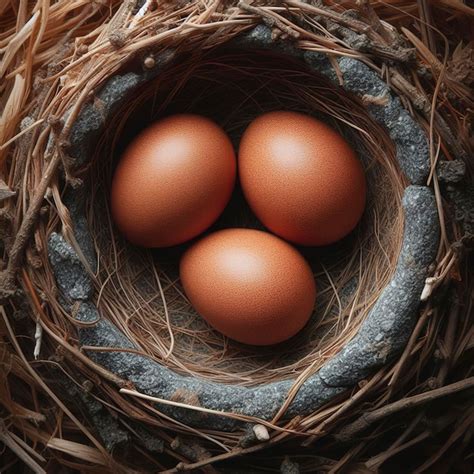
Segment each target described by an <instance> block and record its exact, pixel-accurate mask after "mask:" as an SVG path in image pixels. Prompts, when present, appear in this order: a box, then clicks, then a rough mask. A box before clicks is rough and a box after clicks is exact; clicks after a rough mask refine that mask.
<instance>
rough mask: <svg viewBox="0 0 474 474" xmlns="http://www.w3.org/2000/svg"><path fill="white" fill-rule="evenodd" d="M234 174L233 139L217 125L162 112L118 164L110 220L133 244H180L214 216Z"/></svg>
mask: <svg viewBox="0 0 474 474" xmlns="http://www.w3.org/2000/svg"><path fill="white" fill-rule="evenodd" d="M235 175H236V160H235V153H234V149H233V147H232V143H231V142H230V140H229V138H228V136H227V135H226V134H225V132H224V131H223V130H222V129H221V128H220V127H219V126H218V125H216V124H215V123H214V122H212V121H211V120H209V119H207V118H205V117H200V116H198V115H190V114H182V115H173V116H171V117H168V118H165V119H164V120H161V121H159V122H156V123H154V124H152V125H150V126H149V127H148V128H146V129H145V130H143V131H142V132H141V133H140V134H139V135H138V136H137V137H136V138H135V139H134V140H133V141H132V143H130V145H129V146H128V148H127V149H126V151H125V153H124V154H123V156H122V158H121V160H120V162H119V164H118V166H117V170H116V171H115V175H114V178H113V181H112V192H111V208H112V215H113V218H114V221H115V223H116V224H117V227H118V228H119V229H120V231H121V232H122V233H123V234H124V235H125V237H126V238H127V239H128V240H130V241H131V242H132V243H134V244H137V245H142V246H144V247H168V246H171V245H177V244H180V243H182V242H185V241H186V240H189V239H191V238H193V237H195V236H196V235H198V234H200V233H201V232H203V231H204V230H205V229H206V228H207V227H209V226H210V225H211V224H212V223H213V222H214V221H215V220H216V219H217V217H218V216H219V215H220V213H221V212H222V211H223V209H224V207H225V206H226V204H227V202H228V200H229V198H230V196H231V193H232V190H233V187H234V182H235Z"/></svg>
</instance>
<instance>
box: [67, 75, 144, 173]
mask: <svg viewBox="0 0 474 474" xmlns="http://www.w3.org/2000/svg"><path fill="white" fill-rule="evenodd" d="M143 80H144V79H143V78H142V77H141V76H139V75H138V74H136V73H134V72H129V73H126V74H124V75H116V76H112V77H111V78H110V80H109V81H108V82H107V83H106V84H105V86H104V87H103V88H102V89H101V90H100V91H99V93H98V94H97V98H96V99H95V100H94V102H89V103H87V104H85V106H84V107H83V108H82V110H81V112H80V113H79V115H78V117H77V119H76V120H75V122H74V124H73V126H72V127H71V132H70V135H69V142H70V147H69V155H70V156H71V158H73V160H74V166H80V165H82V164H84V163H85V162H86V161H88V159H89V157H90V154H91V151H92V146H93V145H94V143H95V141H96V140H97V138H98V136H99V134H100V132H101V130H102V127H103V125H104V123H105V122H106V121H107V119H108V117H109V116H110V115H111V114H112V113H113V112H114V111H115V110H116V109H117V108H118V107H119V106H120V104H121V103H122V102H123V101H124V100H125V99H126V98H127V97H128V96H129V94H130V92H132V91H133V90H135V89H136V87H137V86H138V85H139V84H140V83H141V82H143Z"/></svg>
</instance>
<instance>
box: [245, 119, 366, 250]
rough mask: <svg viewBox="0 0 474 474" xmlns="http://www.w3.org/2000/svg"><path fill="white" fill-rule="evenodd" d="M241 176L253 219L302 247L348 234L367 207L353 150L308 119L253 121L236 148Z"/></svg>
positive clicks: (363, 181)
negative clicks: (237, 149) (254, 215)
mask: <svg viewBox="0 0 474 474" xmlns="http://www.w3.org/2000/svg"><path fill="white" fill-rule="evenodd" d="M238 165H239V176H240V181H241V184H242V189H243V192H244V194H245V197H246V199H247V201H248V203H249V204H250V206H251V208H252V210H253V211H254V212H255V214H256V216H257V217H258V218H259V219H260V220H261V221H262V223H263V224H264V225H265V226H266V227H267V228H268V229H270V230H271V231H272V232H274V233H275V234H277V235H279V236H281V237H283V238H284V239H286V240H289V241H291V242H294V243H297V244H301V245H326V244H330V243H333V242H335V241H337V240H339V239H341V238H342V237H344V236H345V235H347V234H348V233H349V232H351V231H352V230H353V229H354V227H355V226H356V225H357V223H358V221H359V220H360V218H361V216H362V213H363V211H364V207H365V200H366V182H365V176H364V171H363V168H362V165H361V163H360V162H359V160H358V159H357V157H356V155H355V153H354V150H353V149H352V148H351V147H350V145H349V144H348V143H347V142H346V141H345V140H344V138H343V137H342V136H341V135H340V134H338V133H337V132H336V131H335V130H333V129H332V128H331V127H329V126H328V125H326V124H325V123H324V122H321V121H319V120H316V119H314V118H313V117H310V116H308V115H304V114H301V113H296V112H285V111H275V112H269V113H267V114H263V115H261V116H259V117H257V118H256V119H255V120H254V121H253V122H252V123H251V124H250V125H249V126H248V128H247V129H246V130H245V132H244V134H243V136H242V139H241V142H240V146H239V156H238Z"/></svg>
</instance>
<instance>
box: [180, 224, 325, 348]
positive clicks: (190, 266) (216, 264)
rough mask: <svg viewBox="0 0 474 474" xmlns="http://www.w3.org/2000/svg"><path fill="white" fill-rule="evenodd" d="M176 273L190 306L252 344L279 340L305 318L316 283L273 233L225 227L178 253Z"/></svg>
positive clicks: (305, 265)
mask: <svg viewBox="0 0 474 474" xmlns="http://www.w3.org/2000/svg"><path fill="white" fill-rule="evenodd" d="M180 276H181V282H182V284H183V287H184V290H185V292H186V295H187V296H188V298H189V300H190V301H191V303H192V305H193V306H194V308H195V309H196V311H197V312H198V313H199V314H200V315H201V316H202V317H203V318H204V319H205V320H206V321H207V322H208V323H209V324H210V325H211V326H213V327H214V328H215V329H217V330H218V331H220V332H222V333H223V334H225V335H226V336H228V337H230V338H231V339H235V340H237V341H240V342H243V343H246V344H255V345H268V344H275V343H277V342H281V341H284V340H286V339H288V338H289V337H291V336H293V335H294V334H296V333H297V332H298V331H299V330H300V329H301V328H302V327H303V326H304V325H305V324H306V322H307V321H308V319H309V317H310V316H311V313H312V311H313V306H314V302H315V298H316V285H315V282H314V278H313V274H312V271H311V268H310V267H309V265H308V263H307V262H306V261H305V260H304V258H303V257H302V256H301V255H300V253H299V252H298V251H297V250H296V249H295V248H293V247H292V246H291V245H289V244H287V243H286V242H284V241H283V240H281V239H279V238H278V237H276V236H274V235H272V234H269V233H267V232H262V231H259V230H253V229H226V230H221V231H219V232H215V233H213V234H210V235H209V236H207V237H204V238H203V239H201V240H200V241H198V242H197V243H196V244H194V245H193V246H192V247H190V248H189V249H188V250H187V251H186V253H185V254H184V256H183V258H182V260H181V265H180Z"/></svg>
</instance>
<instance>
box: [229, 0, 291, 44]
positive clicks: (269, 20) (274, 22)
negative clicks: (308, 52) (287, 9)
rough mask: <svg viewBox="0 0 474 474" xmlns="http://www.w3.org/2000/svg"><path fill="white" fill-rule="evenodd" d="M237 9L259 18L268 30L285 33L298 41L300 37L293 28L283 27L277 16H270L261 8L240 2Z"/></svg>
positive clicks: (242, 0)
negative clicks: (273, 29) (274, 29)
mask: <svg viewBox="0 0 474 474" xmlns="http://www.w3.org/2000/svg"><path fill="white" fill-rule="evenodd" d="M238 7H239V8H240V9H242V10H245V11H246V12H249V13H253V14H254V15H258V16H260V17H261V18H262V20H263V22H264V23H265V24H266V25H267V26H268V27H269V28H278V29H279V30H281V31H282V32H283V33H286V34H287V35H288V36H291V37H292V38H295V39H298V38H299V37H300V34H299V32H298V31H295V30H294V29H293V28H290V27H289V26H288V25H285V24H284V23H283V22H282V21H281V20H280V19H279V18H278V17H277V16H274V15H272V14H271V13H269V12H267V11H265V10H264V9H263V8H259V7H254V6H252V5H249V4H248V3H247V2H245V1H244V0H240V2H239V5H238Z"/></svg>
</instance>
